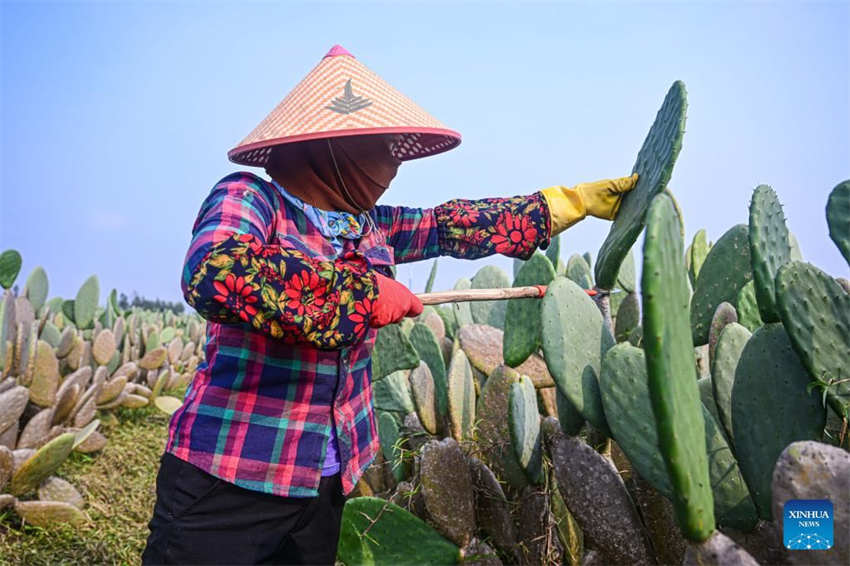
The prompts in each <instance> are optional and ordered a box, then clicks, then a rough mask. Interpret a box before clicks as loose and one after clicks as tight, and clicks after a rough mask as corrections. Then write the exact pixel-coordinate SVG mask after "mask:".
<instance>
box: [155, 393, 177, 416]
mask: <svg viewBox="0 0 850 566" xmlns="http://www.w3.org/2000/svg"><path fill="white" fill-rule="evenodd" d="M153 404H154V406H155V407H156V408H157V409H159V410H160V411H162V412H163V413H165V414H166V415H173V414H174V412H175V411H176V410H177V409H179V408H180V406H181V405H182V404H183V401H181V400H180V399H178V398H177V397H170V396H168V395H165V396H162V395H160V396H158V397H154V398H153Z"/></svg>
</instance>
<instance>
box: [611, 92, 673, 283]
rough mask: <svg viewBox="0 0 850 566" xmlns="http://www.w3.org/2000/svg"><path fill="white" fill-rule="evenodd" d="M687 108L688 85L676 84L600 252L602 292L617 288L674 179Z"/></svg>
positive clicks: (647, 140)
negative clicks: (654, 206) (652, 208)
mask: <svg viewBox="0 0 850 566" xmlns="http://www.w3.org/2000/svg"><path fill="white" fill-rule="evenodd" d="M687 106H688V101H687V93H686V92H685V84H684V83H683V82H682V81H676V82H675V83H673V86H671V87H670V90H669V91H668V92H667V96H666V97H665V98H664V103H663V104H662V105H661V109H660V110H659V111H658V115H657V116H656V117H655V122H654V123H653V124H652V127H651V128H650V129H649V134H647V136H646V140H645V141H644V142H643V147H641V149H640V151H639V152H638V156H637V161H636V162H635V167H634V169H633V171H634V172H635V173H637V174H638V175H639V179H638V182H637V186H636V187H635V188H634V189H632V190H631V191H629V192H628V193H626V195H625V196H624V197H623V201H622V203H621V204H620V210H619V211H618V213H617V218H616V220H614V223H613V224H612V225H611V230H610V231H609V232H608V237H607V238H605V242H603V244H602V247H601V248H599V255H598V256H597V258H596V269H595V274H596V285H597V286H598V287H599V288H601V289H612V288H613V287H614V284H615V283H616V281H617V273H618V272H619V271H620V264H621V263H623V258H625V257H626V254H627V253H629V250H630V249H631V247H632V245H633V244H634V243H635V241H636V240H637V238H638V236H639V235H640V233H641V231H642V230H643V227H644V224H645V222H646V213H647V210H648V209H649V205H650V203H651V202H652V199H653V197H655V195H657V194H658V193H660V192H661V191H663V190H664V188H665V187H666V186H667V183H668V182H669V181H670V177H671V176H672V175H673V165H674V164H675V163H676V157H678V155H679V150H681V149H682V137H683V136H684V133H685V112H686V110H687Z"/></svg>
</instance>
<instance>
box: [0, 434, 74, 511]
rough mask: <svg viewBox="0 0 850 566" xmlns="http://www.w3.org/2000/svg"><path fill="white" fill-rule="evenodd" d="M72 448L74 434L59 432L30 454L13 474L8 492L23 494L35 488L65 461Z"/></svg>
mask: <svg viewBox="0 0 850 566" xmlns="http://www.w3.org/2000/svg"><path fill="white" fill-rule="evenodd" d="M73 448H74V435H73V434H71V433H69V432H66V433H64V434H60V435H59V436H57V437H56V438H54V439H53V440H51V441H50V442H48V443H47V444H45V445H44V446H42V447H41V448H39V449H38V451H36V453H35V454H33V455H32V456H30V457H29V458H28V459H27V460H26V461H25V462H24V463H23V464H22V465H21V467H20V468H18V470H17V471H16V472H15V474H14V475H13V476H12V481H11V483H10V484H9V492H10V493H12V494H13V495H23V494H25V493H27V492H29V491H31V490H33V489H35V488H36V487H37V486H38V484H40V483H41V480H43V479H45V478H46V477H48V476H50V475H52V474H53V472H55V471H56V469H57V468H58V467H59V466H60V465H61V464H62V462H64V461H65V459H66V458H67V457H68V455H69V454H70V453H71V450H72V449H73Z"/></svg>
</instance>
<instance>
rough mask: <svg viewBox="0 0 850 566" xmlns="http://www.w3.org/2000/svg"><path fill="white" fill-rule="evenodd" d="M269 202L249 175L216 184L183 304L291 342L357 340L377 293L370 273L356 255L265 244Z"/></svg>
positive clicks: (187, 273)
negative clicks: (331, 256)
mask: <svg viewBox="0 0 850 566" xmlns="http://www.w3.org/2000/svg"><path fill="white" fill-rule="evenodd" d="M273 199H274V197H273V196H272V195H270V194H268V193H267V192H266V189H265V187H264V185H263V183H262V181H261V180H260V179H259V178H257V177H254V176H252V175H250V174H244V173H243V174H234V175H231V176H229V177H225V178H224V179H222V181H220V182H219V183H218V184H217V185H216V186H215V187H214V188H213V190H212V192H211V193H210V195H209V196H208V197H207V199H206V200H205V201H204V204H203V205H202V207H201V211H200V213H199V214H198V219H197V220H196V222H195V227H194V229H193V238H192V242H191V244H190V246H189V251H188V253H187V256H186V261H185V264H184V269H183V279H182V281H181V287H182V290H183V295H184V297H185V298H186V301H187V302H188V303H189V304H190V305H191V306H192V307H194V308H195V310H197V311H198V313H199V314H200V315H201V316H203V317H204V318H206V319H208V320H211V321H213V322H218V323H222V324H250V325H251V326H253V327H254V328H255V329H257V330H260V331H262V332H264V333H266V334H269V335H270V336H272V337H274V338H279V339H282V340H284V341H288V342H291V343H296V342H298V343H306V344H311V345H313V346H315V347H317V348H322V349H335V348H341V347H344V346H347V345H350V344H353V343H355V342H357V341H359V340H360V339H361V338H362V337H363V336H364V335H365V333H366V332H367V330H368V321H369V317H370V315H371V311H372V304H373V301H374V300H375V298H376V297H377V292H378V290H377V282H376V279H375V274H374V271H372V270H370V269H369V265H368V262H367V260H366V259H365V258H364V257H363V256H362V255H360V254H358V253H354V252H350V253H348V254H346V255H344V256H343V257H341V258H337V259H336V260H334V261H323V260H317V259H315V258H311V257H308V256H306V255H305V254H304V253H302V252H300V251H298V250H293V249H289V248H284V247H282V246H279V245H274V244H267V243H266V241H267V238H268V235H269V227H270V226H271V224H272V219H273V210H274V208H273V206H272V203H273V202H274V200H273Z"/></svg>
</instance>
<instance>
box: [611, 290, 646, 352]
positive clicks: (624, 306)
mask: <svg viewBox="0 0 850 566" xmlns="http://www.w3.org/2000/svg"><path fill="white" fill-rule="evenodd" d="M639 324H640V300H639V299H638V296H637V293H629V294H628V295H626V298H625V299H623V302H622V303H620V307H619V308H618V309H617V320H616V322H615V323H614V336H615V337H616V339H617V342H625V341H626V340H628V339H629V334H631V333H632V330H634V329H635V328H637V326H638V325H639Z"/></svg>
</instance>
